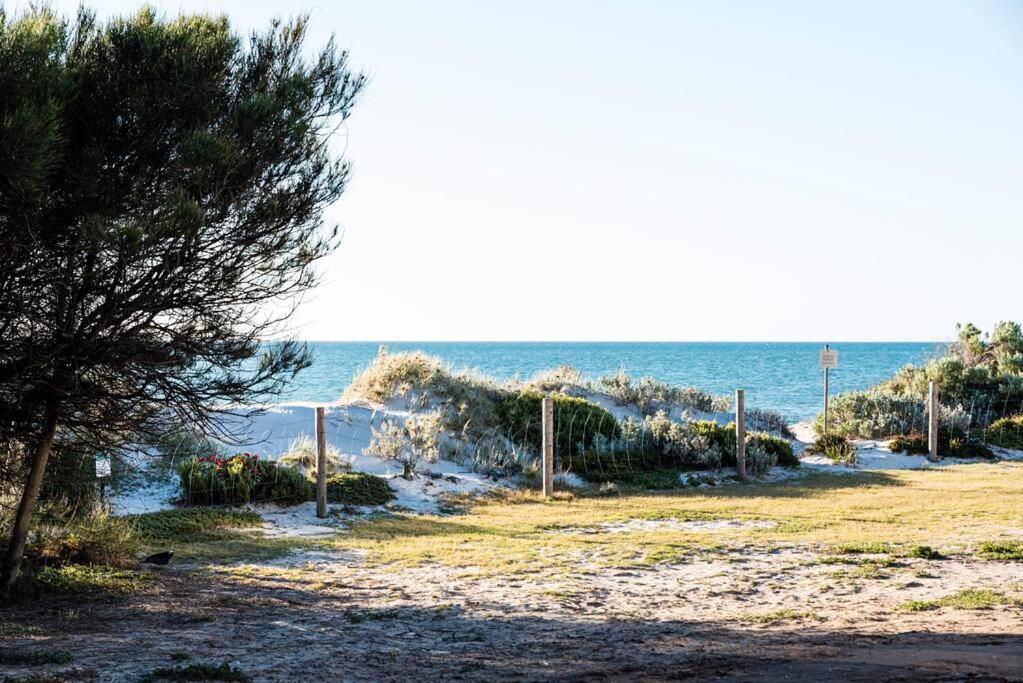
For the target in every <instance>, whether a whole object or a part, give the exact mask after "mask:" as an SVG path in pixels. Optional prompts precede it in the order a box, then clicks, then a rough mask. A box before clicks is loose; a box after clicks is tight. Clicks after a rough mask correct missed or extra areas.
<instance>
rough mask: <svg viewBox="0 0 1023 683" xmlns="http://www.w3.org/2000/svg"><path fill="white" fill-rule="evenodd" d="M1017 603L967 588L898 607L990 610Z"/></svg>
mask: <svg viewBox="0 0 1023 683" xmlns="http://www.w3.org/2000/svg"><path fill="white" fill-rule="evenodd" d="M1018 603H1019V601H1018V600H1016V599H1014V598H1010V597H1008V596H1006V595H1003V594H1002V593H999V592H997V591H993V590H990V589H987V588H969V589H967V590H964V591H960V592H958V593H954V594H952V595H947V596H945V597H943V598H938V599H937V600H912V601H910V602H905V603H903V604H902V605H900V606H899V608H900V609H902V610H904V611H907V612H925V611H929V610H936V609H940V608H942V607H949V608H951V609H990V608H992V607H995V606H997V605H1015V604H1018Z"/></svg>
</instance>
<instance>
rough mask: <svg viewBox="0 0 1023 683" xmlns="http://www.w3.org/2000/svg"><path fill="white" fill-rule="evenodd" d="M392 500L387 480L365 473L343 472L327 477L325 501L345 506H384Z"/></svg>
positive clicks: (391, 492) (392, 493)
mask: <svg viewBox="0 0 1023 683" xmlns="http://www.w3.org/2000/svg"><path fill="white" fill-rule="evenodd" d="M393 498H394V492H393V491H392V490H391V487H390V486H389V485H388V484H387V480H386V479H384V478H383V477H378V476H375V475H373V474H367V473H366V472H343V473H341V474H333V475H331V476H329V477H327V500H328V501H329V502H331V503H342V504H345V505H384V504H385V503H388V502H390V501H391V500H392V499H393Z"/></svg>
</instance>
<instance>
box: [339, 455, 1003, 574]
mask: <svg viewBox="0 0 1023 683" xmlns="http://www.w3.org/2000/svg"><path fill="white" fill-rule="evenodd" d="M1021 488H1023V463H1010V462H1003V463H997V464H975V465H962V466H957V467H951V468H945V469H943V470H940V471H938V470H903V471H889V472H883V473H882V472H870V473H861V474H849V475H827V474H818V475H811V476H808V477H805V478H802V479H800V480H798V481H791V482H784V483H778V484H767V485H756V486H732V487H722V488H719V489H713V490H699V491H693V490H681V491H671V492H661V493H647V494H638V495H628V496H592V497H590V496H574V497H572V498H570V499H567V500H554V501H545V500H543V499H542V498H541V497H540V496H539V495H537V494H535V493H532V492H520V493H517V494H514V495H513V496H511V497H509V498H505V499H492V498H488V499H481V500H478V501H476V502H475V503H474V504H472V503H470V504H469V507H468V512H467V513H466V514H463V515H456V516H449V517H431V516H391V517H386V518H380V519H371V520H366V521H360V522H356V523H355V524H354V525H353V527H352V533H351V534H350V535H349V536H346V537H344V538H340V539H336V540H333V541H331V542H330V543H331V544H333V545H334V546H335V547H340V548H358V549H362V550H366V551H368V561H369V562H371V563H381V564H383V563H390V564H393V565H394V566H402V565H405V566H407V565H410V564H418V563H422V562H426V561H434V562H439V563H442V564H445V565H449V566H455V567H465V568H473V569H475V570H477V571H481V572H484V573H499V572H500V573H518V572H524V571H531V570H535V569H537V568H538V567H558V566H566V567H570V566H572V564H573V563H575V562H577V556H578V553H579V552H580V551H582V552H585V553H586V555H587V556H589V557H591V558H593V561H594V562H595V563H596V564H598V565H601V566H616V565H622V564H635V563H636V562H637V561H641V560H642V558H644V557H647V556H653V557H659V558H664V559H668V557H669V556H670V555H671V554H672V553H675V554H677V553H678V551H679V550H680V549H682V550H685V549H687V548H691V549H693V550H698V549H700V548H714V547H718V546H720V545H721V544H722V543H724V542H726V541H727V543H728V544H731V545H749V544H760V545H764V544H772V543H779V542H784V543H794V544H807V545H818V546H824V547H827V546H830V547H835V546H842V545H849V546H850V547H851V544H863V545H862V547H863V548H871V549H874V548H875V547H876V548H881V547H884V548H888V549H890V548H892V547H895V546H898V547H907V548H908V547H912V546H913V545H916V544H922V543H927V544H928V547H932V546H935V545H937V546H941V545H954V544H957V543H962V542H963V541H964V540H966V541H969V540H971V539H975V540H977V539H983V538H992V537H997V536H998V535H1000V534H1001V533H1002V531H1003V530H1004V529H1005V528H1007V527H1014V528H1015V527H1019V526H1021V525H1023V507H1021V506H1020V505H1019V504H1018V492H1019V490H1020V489H1021ZM667 517H676V518H704V519H713V518H721V519H735V520H761V521H771V522H775V526H771V527H765V528H749V527H737V528H734V529H729V530H727V531H726V532H722V531H720V530H718V531H713V530H710V531H699V530H693V531H678V530H675V529H668V530H657V529H653V530H651V529H646V530H637V531H629V532H626V533H614V534H607V533H597V534H552V533H549V532H548V531H547V530H549V529H551V528H558V527H564V526H566V525H568V526H573V527H595V526H599V525H601V524H606V523H614V522H623V521H627V520H633V519H652V518H667ZM666 551H667V552H666Z"/></svg>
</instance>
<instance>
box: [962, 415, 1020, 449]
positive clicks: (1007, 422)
mask: <svg viewBox="0 0 1023 683" xmlns="http://www.w3.org/2000/svg"><path fill="white" fill-rule="evenodd" d="M972 435H975V436H977V437H978V438H979V439H980V440H982V441H983V442H984V443H989V444H993V445H995V446H1001V447H1002V448H1011V449H1014V450H1023V415H1013V416H1011V417H1001V418H998V419H997V420H995V421H994V422H992V423H991V424H990V425H988V427H987V428H986V429H978V430H976V431H975V432H974V433H973V434H972Z"/></svg>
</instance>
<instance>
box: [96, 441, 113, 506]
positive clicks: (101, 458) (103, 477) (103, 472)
mask: <svg viewBox="0 0 1023 683" xmlns="http://www.w3.org/2000/svg"><path fill="white" fill-rule="evenodd" d="M110 475H111V468H110V456H109V455H107V454H106V453H97V454H96V479H98V480H99V500H100V503H104V502H105V498H106V496H105V494H106V488H107V479H109V478H110Z"/></svg>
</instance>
